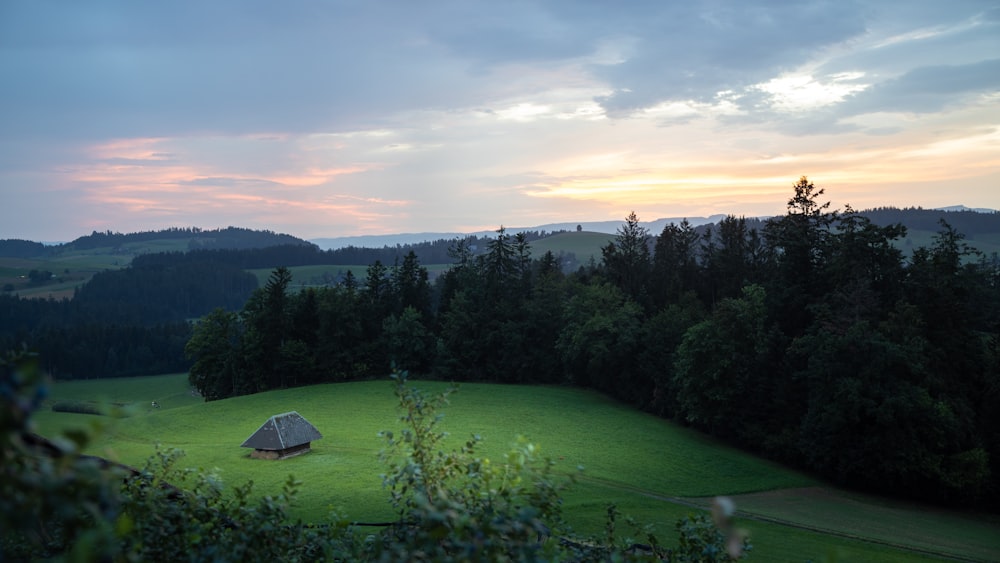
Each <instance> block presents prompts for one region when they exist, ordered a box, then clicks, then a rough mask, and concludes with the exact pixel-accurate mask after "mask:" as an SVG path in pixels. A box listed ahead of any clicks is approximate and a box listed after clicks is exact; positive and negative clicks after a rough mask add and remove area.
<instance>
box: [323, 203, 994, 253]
mask: <svg viewBox="0 0 1000 563" xmlns="http://www.w3.org/2000/svg"><path fill="white" fill-rule="evenodd" d="M860 213H861V214H862V215H864V216H866V217H868V218H869V219H871V220H872V221H874V222H876V223H879V224H883V223H884V224H888V223H896V222H899V223H903V224H904V225H906V226H907V227H908V228H911V229H921V230H930V231H936V230H938V228H939V226H940V225H939V223H938V221H939V219H942V218H943V219H946V220H947V221H948V222H949V224H951V225H952V226H953V227H955V228H956V230H958V231H959V232H961V233H963V234H966V235H973V234H976V232H978V231H980V230H982V227H980V225H983V226H986V228H987V230H989V231H990V232H1000V212H998V211H997V210H995V209H988V208H985V207H977V208H971V207H966V206H964V205H952V206H949V207H940V208H936V209H923V208H920V207H907V208H896V207H882V208H877V209H867V210H864V211H860ZM725 217H726V214H722V213H720V214H717V215H710V216H708V217H665V218H660V219H656V220H654V221H640V222H639V224H640V225H641V226H642V227H645V228H646V230H648V231H649V233H650V234H651V235H659V234H660V233H661V232H663V228H664V227H666V226H667V225H669V224H671V223H673V224H680V222H681V221H684V220H687V222H688V223H690V224H691V226H693V227H700V226H703V225H710V224H714V223H718V222H719V221H721V220H722V219H724V218H725ZM769 218H770V216H761V217H753V219H758V220H761V221H763V220H767V219H769ZM890 218H892V219H891V220H890ZM748 219H750V217H748ZM623 223H624V220H622V221H581V222H579V223H572V222H567V223H548V224H545V225H539V226H537V227H507V228H506V230H507V232H508V233H511V234H516V233H519V232H522V231H545V232H550V233H555V232H560V231H575V230H577V227H578V226H579V227H580V229H581V230H584V231H589V232H595V233H607V234H615V233H617V232H618V229H619V228H621V226H622V224H623ZM969 224H976V227H974V228H971V229H968V228H963V227H965V226H968V225H969ZM498 228H499V227H498ZM967 231H968V232H967ZM495 233H496V230H492V231H476V232H469V233H458V232H426V233H399V234H389V235H361V236H347V237H325V238H313V239H309V242H311V243H313V244H315V245H316V246H318V247H320V248H321V249H323V250H333V249H338V248H345V247H348V246H354V247H359V248H382V247H384V246H396V245H403V246H405V245H408V244H418V243H421V242H428V241H434V240H441V239H454V238H463V237H468V236H476V237H491V236H493V235H495Z"/></svg>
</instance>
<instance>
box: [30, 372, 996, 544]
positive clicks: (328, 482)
mask: <svg viewBox="0 0 1000 563" xmlns="http://www.w3.org/2000/svg"><path fill="white" fill-rule="evenodd" d="M413 384H414V385H415V386H417V387H419V388H421V389H424V390H427V391H434V390H441V389H444V388H445V387H446V384H444V383H440V382H423V381H416V382H414V383H413ZM58 400H80V401H83V400H88V401H89V400H103V401H108V402H119V403H128V404H130V406H127V407H126V409H125V410H126V411H127V412H128V413H129V414H130V416H129V417H128V418H122V419H112V418H110V417H101V416H92V415H79V414H67V413H56V412H52V411H51V410H46V411H43V412H40V413H39V416H38V417H37V423H38V426H39V430H40V432H41V433H43V434H45V435H50V436H51V435H54V434H56V433H57V432H58V431H59V430H60V429H63V428H66V427H71V426H78V425H81V424H95V423H100V424H103V425H105V429H104V434H103V437H102V438H101V439H100V441H99V442H98V443H96V444H94V447H93V448H92V451H93V453H97V454H99V455H104V456H108V457H112V458H114V459H118V460H120V461H122V462H125V463H128V464H132V465H138V464H141V463H142V461H143V460H144V459H145V458H146V457H148V456H149V455H150V454H151V453H152V452H153V451H154V448H155V445H156V444H161V445H162V446H163V447H175V448H179V449H182V450H184V451H185V452H186V454H187V455H186V458H185V460H184V464H185V465H186V466H189V467H199V468H203V469H208V470H213V469H216V470H218V472H219V474H220V475H221V476H222V477H223V479H225V480H226V481H227V482H228V483H231V484H236V483H242V482H245V481H247V480H253V481H254V483H255V490H256V491H257V493H258V494H268V493H274V492H277V491H279V490H280V488H281V486H282V484H283V483H284V481H285V479H286V477H287V476H288V475H289V474H293V475H294V476H295V477H296V478H298V479H299V480H301V481H302V482H303V483H304V484H303V486H302V490H301V494H300V495H299V499H300V504H299V505H298V506H297V507H296V514H298V515H300V516H302V517H303V518H305V519H308V520H313V521H316V520H321V519H322V518H324V516H325V515H326V514H327V513H328V512H329V510H330V509H338V510H339V511H341V512H343V513H346V514H347V516H348V517H350V518H352V519H355V520H361V521H371V520H383V519H386V518H389V517H390V516H391V511H390V507H389V504H388V500H387V499H388V496H387V494H386V493H385V491H383V490H382V488H381V480H380V477H379V475H380V473H381V471H382V467H381V466H380V465H379V463H378V461H377V452H378V451H379V450H380V449H381V447H382V442H381V441H380V439H379V437H378V436H377V434H378V432H379V431H380V430H398V429H399V427H400V426H399V422H398V421H397V413H396V410H395V405H396V403H395V397H394V395H393V392H392V384H391V383H390V382H389V381H388V380H385V381H371V382H357V383H345V384H328V385H318V386H313V387H308V388H299V389H289V390H283V391H274V392H269V393H261V394H258V395H252V396H247V397H237V398H233V399H228V400H224V401H217V402H212V403H203V402H202V401H201V399H200V398H198V397H196V396H193V395H192V394H191V393H190V391H189V389H188V386H187V381H186V376H185V375H183V374H178V375H168V376H156V377H143V378H129V379H115V380H93V381H83V382H58V383H56V384H55V385H54V386H53V389H52V393H51V396H50V399H49V404H51V403H52V402H54V401H58ZM154 400H155V401H157V402H158V403H159V404H160V406H161V408H159V409H154V408H152V406H151V405H150V402H151V401H154ZM290 410H295V411H298V412H299V413H300V414H302V415H303V416H304V417H306V418H307V419H308V420H309V421H310V422H312V423H313V424H314V425H315V426H316V427H317V428H318V429H319V430H320V432H322V433H323V435H324V438H323V439H321V440H318V441H316V442H314V443H313V451H312V452H311V453H309V454H307V455H304V456H299V457H295V458H291V459H288V460H284V461H277V462H275V461H262V460H254V459H250V458H249V456H248V453H249V450H246V449H243V448H240V447H239V445H240V444H241V443H242V442H243V440H245V439H246V438H247V437H248V436H249V435H250V434H252V433H253V432H254V431H255V430H256V429H257V427H258V426H260V424H261V423H263V422H264V420H266V419H267V417H269V416H271V415H273V414H278V413H282V412H286V411H290ZM442 426H443V428H444V429H445V430H447V431H449V432H450V433H451V438H450V439H449V440H448V443H449V444H450V445H451V446H452V447H455V448H457V447H458V446H459V445H460V444H461V443H462V442H463V441H464V440H465V438H466V437H468V436H469V435H470V434H472V433H477V434H480V435H481V436H483V438H484V442H483V445H482V448H481V454H482V455H485V456H487V457H492V458H495V457H498V456H500V455H501V454H502V453H504V452H506V451H507V450H508V449H509V446H510V445H511V444H512V443H513V442H514V441H515V440H516V438H517V436H518V435H524V436H526V437H527V438H528V439H530V440H531V441H532V442H534V443H536V444H538V445H540V446H541V449H542V452H543V454H545V455H547V456H549V457H551V458H552V459H553V460H554V461H555V462H556V464H557V465H556V467H557V469H558V470H559V471H560V472H562V473H565V474H567V475H568V474H571V473H575V471H576V467H577V466H583V467H584V471H583V473H582V474H581V475H580V477H579V481H578V483H577V484H576V485H574V486H573V488H572V489H571V490H570V491H569V493H568V494H567V495H566V496H565V502H566V504H565V510H566V513H567V515H568V517H569V520H570V521H571V523H572V524H573V525H574V527H575V528H576V529H577V530H578V531H581V532H585V533H599V532H600V531H601V530H602V528H603V522H604V514H605V509H606V507H607V505H608V504H609V503H615V504H617V505H618V507H619V508H620V510H621V511H622V512H623V513H625V514H629V515H632V516H635V517H636V518H638V519H640V520H641V521H644V522H652V523H655V524H656V525H657V529H658V530H660V534H661V537H663V538H666V539H667V540H670V538H672V537H673V535H674V532H673V524H674V522H675V521H676V520H677V519H678V518H680V517H682V516H684V515H685V514H688V513H690V512H693V511H696V510H697V506H699V505H701V504H704V503H705V502H706V500H705V499H706V498H707V497H711V496H714V495H719V494H725V495H731V496H734V497H735V498H736V500H737V503H738V507H739V508H741V509H742V510H743V511H744V515H745V517H744V518H743V519H742V520H741V523H742V525H743V527H745V528H747V529H748V530H749V531H750V532H751V534H752V536H753V538H754V539H753V542H754V545H755V549H754V552H753V554H752V557H753V559H754V560H758V561H805V560H808V559H812V560H814V561H834V560H835V561H923V560H937V559H936V558H935V557H932V556H930V555H921V554H920V553H918V552H914V551H908V550H904V549H899V548H896V547H893V546H894V545H900V546H910V547H913V548H916V549H925V550H927V551H930V552H934V553H941V554H948V555H952V556H957V557H960V558H966V559H971V560H997V559H1000V522H998V520H997V519H996V518H993V517H990V518H987V517H983V516H976V515H970V514H958V513H952V512H947V511H943V510H939V509H935V508H929V507H921V506H916V505H904V504H901V503H889V502H888V501H884V500H883V499H877V498H874V497H859V496H857V495H848V494H846V493H843V492H840V491H836V490H834V489H831V488H828V487H825V486H823V485H822V484H821V483H818V482H816V481H815V480H813V479H811V478H810V477H808V476H806V475H802V474H800V473H797V472H794V471H790V470H788V469H785V468H783V467H781V466H778V465H775V464H773V463H770V462H767V461H763V460H761V459H759V458H756V457H753V456H750V455H748V454H746V453H743V452H741V451H738V450H735V449H733V448H729V447H727V446H725V445H722V444H719V443H718V442H716V441H714V440H712V439H709V438H706V437H705V436H703V435H701V434H699V433H696V432H693V431H691V430H689V429H686V428H682V427H679V426H676V425H674V424H671V423H670V422H668V421H665V420H662V419H659V418H656V417H652V416H649V415H646V414H643V413H639V412H636V411H634V410H633V409H631V408H629V407H627V406H625V405H622V404H619V403H617V402H614V401H612V400H610V399H608V398H606V397H603V396H601V395H599V394H596V393H592V392H588V391H583V390H579V389H572V388H563V387H529V386H515V385H510V386H500V385H487V384H463V385H462V386H461V388H460V390H459V392H458V393H457V394H455V395H453V396H452V400H451V404H450V405H449V406H448V407H447V408H446V409H445V418H444V421H443V422H442ZM873 523H878V526H874V525H873ZM622 532H623V533H624V532H628V530H626V529H622Z"/></svg>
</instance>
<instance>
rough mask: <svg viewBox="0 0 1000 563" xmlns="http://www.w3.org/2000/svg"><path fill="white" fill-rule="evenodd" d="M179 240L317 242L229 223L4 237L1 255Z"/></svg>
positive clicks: (200, 245)
mask: <svg viewBox="0 0 1000 563" xmlns="http://www.w3.org/2000/svg"><path fill="white" fill-rule="evenodd" d="M165 240H172V241H177V243H178V244H177V248H175V250H221V249H231V250H239V249H250V248H267V247H271V246H283V245H294V246H313V244H312V243H310V242H308V241H306V240H303V239H300V238H298V237H294V236H292V235H287V234H280V233H275V232H273V231H266V230H265V231H261V230H253V229H245V228H241V227H226V228H224V229H199V228H197V227H190V228H171V229H164V230H160V231H143V232H137V233H127V234H123V233H116V232H112V231H105V232H97V231H94V232H92V233H91V234H89V235H85V236H82V237H79V238H77V239H75V240H73V241H72V242H66V243H59V244H43V243H40V242H32V241H26V240H21V239H2V240H0V256H5V257H11V258H43V257H46V256H52V255H55V254H59V253H62V252H66V251H89V250H95V249H100V248H110V249H114V250H123V247H126V246H128V245H142V244H143V243H149V242H151V241H165Z"/></svg>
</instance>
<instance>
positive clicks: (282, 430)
mask: <svg viewBox="0 0 1000 563" xmlns="http://www.w3.org/2000/svg"><path fill="white" fill-rule="evenodd" d="M322 437H323V435H322V434H320V433H319V430H316V427H315V426H313V425H312V424H309V421H308V420H306V419H304V418H302V415H300V414H299V413H297V412H295V411H292V412H286V413H283V414H276V415H274V416H272V417H271V418H269V419H267V422H265V423H264V424H261V425H260V428H258V429H257V431H256V432H254V433H253V434H252V435H251V436H250V437H249V438H247V439H246V441H245V442H243V445H242V446H240V447H243V448H254V449H257V450H283V449H285V448H291V447H294V446H299V445H302V444H305V443H306V442H312V441H313V440H319V439H320V438H322Z"/></svg>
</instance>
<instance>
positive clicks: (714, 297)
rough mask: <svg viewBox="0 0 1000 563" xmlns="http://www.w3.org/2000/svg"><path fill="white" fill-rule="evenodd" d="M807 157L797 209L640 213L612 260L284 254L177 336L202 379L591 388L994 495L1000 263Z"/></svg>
mask: <svg viewBox="0 0 1000 563" xmlns="http://www.w3.org/2000/svg"><path fill="white" fill-rule="evenodd" d="M822 195H823V190H821V189H817V188H816V187H815V186H814V185H813V184H811V183H810V182H809V181H808V180H807V179H806V178H803V179H802V180H801V181H800V182H799V183H798V184H796V185H795V186H794V194H793V196H792V197H791V198H790V200H789V201H788V209H787V213H786V214H785V215H783V216H780V217H776V218H774V219H772V220H770V221H767V222H766V223H765V224H764V225H763V228H762V229H751V228H749V227H748V224H747V221H746V220H745V219H743V218H737V217H734V216H730V217H727V218H726V219H725V220H723V221H722V222H721V223H719V224H718V225H716V226H714V227H713V228H711V229H709V230H708V231H705V232H703V233H701V234H699V233H698V232H696V231H695V230H694V229H693V228H692V227H691V226H690V225H687V224H686V223H682V224H680V225H673V224H672V225H668V226H667V227H666V228H664V230H663V232H662V233H659V235H658V236H651V235H650V233H647V232H645V230H644V229H643V228H642V227H641V226H639V221H638V218H637V217H636V216H635V215H634V214H632V215H630V216H629V217H628V219H627V220H626V222H625V223H624V224H623V226H622V227H621V229H620V231H619V233H618V235H617V236H616V237H615V239H614V240H613V241H612V242H611V243H610V244H609V245H608V246H607V247H605V248H604V249H603V260H602V261H601V263H600V264H595V265H592V266H590V267H582V268H580V269H579V270H578V271H576V272H572V273H570V274H565V273H563V271H562V269H561V268H560V266H559V263H558V260H557V259H556V258H555V257H554V256H552V255H551V254H545V255H542V256H540V257H533V256H532V255H531V246H530V244H529V243H528V242H527V241H526V240H525V237H523V236H510V235H508V234H507V233H506V232H505V231H504V230H503V229H500V230H499V231H498V233H497V236H496V238H494V239H492V240H491V241H489V243H488V245H487V247H486V249H485V252H483V253H482V254H473V253H472V252H471V251H470V249H469V248H468V245H467V244H465V243H464V242H463V241H458V242H457V243H456V244H455V245H454V247H453V249H452V257H453V261H454V265H453V266H452V268H451V269H450V270H448V271H447V272H446V273H445V274H443V275H442V276H440V277H439V278H438V279H437V280H436V281H435V283H434V284H431V283H430V282H429V281H428V275H427V271H426V269H425V268H424V267H423V266H421V265H420V262H419V260H418V258H417V257H416V255H415V254H414V253H413V252H410V253H409V254H407V256H406V257H405V258H404V260H403V261H402V262H401V263H399V264H396V265H393V266H391V267H388V266H386V265H384V264H382V263H380V262H376V263H374V264H373V265H372V266H370V267H369V268H368V272H367V276H366V278H365V279H353V278H352V279H347V280H345V281H344V283H341V284H339V285H337V286H335V287H328V288H315V289H306V290H304V291H300V292H290V291H288V289H289V283H290V280H291V277H290V274H289V272H288V270H287V269H285V268H277V269H276V270H274V272H273V273H272V275H271V277H270V279H269V281H268V282H267V283H266V284H265V286H264V287H262V288H260V289H258V290H256V291H255V292H254V293H253V294H252V295H251V297H250V299H249V300H248V301H247V302H246V304H245V305H244V306H243V308H242V309H241V310H239V311H226V310H224V309H221V308H219V309H215V310H214V311H213V312H212V313H210V314H209V315H207V316H206V317H204V318H203V319H202V320H201V321H199V322H198V323H197V325H196V326H195V328H194V333H193V335H192V338H191V340H190V341H189V342H188V343H187V345H186V353H187V354H188V356H189V357H190V358H191V359H192V360H193V362H194V363H193V365H192V367H191V371H190V374H191V375H190V378H191V382H192V384H194V385H195V386H196V387H197V388H198V389H199V390H200V391H201V392H202V393H203V395H204V396H205V398H206V399H207V400H215V399H221V398H224V397H229V396H233V395H240V394H247V393H255V392H259V391H264V390H268V389H276V388H282V387H289V386H296V385H308V384H313V383H318V382H328V381H348V380H353V379H359V378H370V377H381V376H383V375H384V374H385V373H387V372H388V371H389V370H390V368H391V367H392V366H396V367H398V368H402V369H407V370H410V371H411V372H413V373H419V374H426V375H427V376H429V377H436V378H443V379H449V380H455V381H485V382H497V383H515V382H516V383H538V384H567V385H578V386H583V387H588V388H594V389H597V390H599V391H602V392H604V393H607V394H610V395H612V396H615V397H617V398H619V399H620V400H622V401H625V402H628V403H630V404H632V405H634V406H635V407H636V408H639V409H643V410H646V411H649V412H652V413H655V414H657V415H660V416H664V417H669V418H672V419H675V420H678V421H680V422H682V423H684V424H687V425H690V426H693V427H695V428H698V429H700V430H703V431H705V432H708V433H710V434H712V435H715V436H718V437H720V438H722V439H724V440H726V441H728V442H730V443H733V444H737V445H739V446H741V447H743V448H746V449H748V450H751V451H754V452H757V453H760V454H762V455H765V456H767V457H770V458H772V459H776V460H780V461H782V462H784V463H788V464H790V465H793V466H797V467H801V468H803V469H806V470H809V471H812V472H815V473H817V474H820V475H823V476H825V477H826V478H829V479H830V480H832V481H834V482H836V483H838V484H842V485H846V486H851V487H856V488H861V489H869V490H874V491H879V492H881V493H886V494H894V495H899V496H906V497H914V498H920V499H925V500H932V501H938V502H946V503H966V504H968V503H980V504H981V503H987V502H990V501H993V500H996V499H997V493H998V488H997V485H998V480H997V477H998V475H1000V473H998V470H1000V466H998V462H997V460H1000V386H998V368H1000V354H998V350H1000V339H998V330H1000V326H998V322H1000V284H998V282H1000V268H998V261H997V259H996V257H990V258H987V257H984V256H977V255H975V253H974V252H973V251H972V250H971V249H970V248H969V247H968V245H967V244H966V243H965V241H964V240H963V236H962V235H961V234H960V233H958V232H957V231H956V230H955V229H954V228H952V227H951V226H950V225H948V224H942V225H939V228H940V232H939V234H938V235H937V237H936V238H935V240H934V243H933V244H932V245H931V246H929V247H926V248H918V249H916V250H914V252H913V254H912V256H911V257H910V258H909V259H904V257H903V254H902V252H901V251H900V250H899V249H898V248H897V247H896V246H894V245H893V242H894V241H897V240H899V239H900V238H901V237H904V236H905V234H906V229H905V227H903V226H902V225H900V224H887V225H884V226H879V225H877V224H875V223H874V222H873V221H872V220H870V219H868V218H865V217H863V216H861V215H860V214H858V213H857V212H855V211H854V210H852V209H850V208H846V209H843V210H836V211H832V210H830V209H829V203H825V202H824V201H823V200H822V199H821V198H822Z"/></svg>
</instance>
